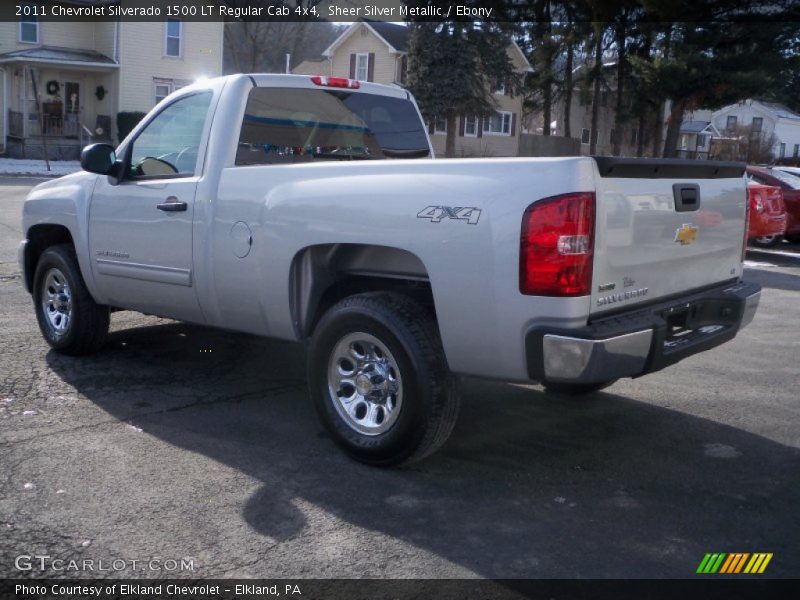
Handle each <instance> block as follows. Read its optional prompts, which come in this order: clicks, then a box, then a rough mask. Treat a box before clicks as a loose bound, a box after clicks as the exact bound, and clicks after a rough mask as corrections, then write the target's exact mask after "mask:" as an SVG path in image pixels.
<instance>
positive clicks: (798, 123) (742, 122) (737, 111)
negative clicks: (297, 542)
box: [711, 99, 800, 159]
mask: <svg viewBox="0 0 800 600" xmlns="http://www.w3.org/2000/svg"><path fill="white" fill-rule="evenodd" d="M711 122H712V124H713V125H714V127H715V128H716V129H717V130H719V131H720V132H725V131H731V130H734V129H736V128H737V127H750V128H751V130H752V131H754V132H761V133H762V135H763V136H764V137H765V138H766V137H769V136H770V135H771V134H775V138H776V142H775V145H774V146H773V149H772V154H773V156H774V157H775V158H776V159H781V158H789V157H792V158H798V156H800V115H799V114H797V113H795V112H792V111H791V110H789V109H788V108H787V107H785V106H783V105H782V104H777V103H775V102H762V101H761V100H750V99H748V100H742V101H740V102H737V103H736V104H731V105H730V106H726V107H724V108H721V109H719V110H717V111H714V112H713V113H712V116H711Z"/></svg>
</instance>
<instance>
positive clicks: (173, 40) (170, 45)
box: [164, 19, 183, 57]
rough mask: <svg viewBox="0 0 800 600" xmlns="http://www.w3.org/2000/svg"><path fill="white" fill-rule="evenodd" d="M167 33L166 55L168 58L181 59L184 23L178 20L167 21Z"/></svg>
mask: <svg viewBox="0 0 800 600" xmlns="http://www.w3.org/2000/svg"><path fill="white" fill-rule="evenodd" d="M166 32H167V38H166V43H165V46H164V54H165V55H166V56H173V57H180V55H181V36H182V34H183V23H181V22H180V21H179V20H178V19H167V23H166Z"/></svg>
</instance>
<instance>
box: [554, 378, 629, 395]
mask: <svg viewBox="0 0 800 600" xmlns="http://www.w3.org/2000/svg"><path fill="white" fill-rule="evenodd" d="M616 382H617V380H616V379H612V380H611V381H603V382H600V383H555V382H549V383H543V384H542V386H544V389H546V390H547V391H548V392H552V393H553V394H561V395H562V396H587V395H589V394H593V393H594V392H599V391H600V390H604V389H606V388H607V387H610V386H612V385H614V384H615V383H616Z"/></svg>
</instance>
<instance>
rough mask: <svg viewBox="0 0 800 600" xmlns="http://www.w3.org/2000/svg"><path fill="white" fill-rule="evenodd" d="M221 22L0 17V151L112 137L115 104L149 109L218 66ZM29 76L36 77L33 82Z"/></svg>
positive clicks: (68, 151)
mask: <svg viewBox="0 0 800 600" xmlns="http://www.w3.org/2000/svg"><path fill="white" fill-rule="evenodd" d="M222 49H223V23H222V22H183V21H179V20H177V19H166V20H165V21H161V22H134V21H125V22H113V21H96V22H88V21H87V22H80V21H73V22H54V21H39V20H38V19H37V18H36V17H20V20H18V21H2V22H0V153H8V154H10V155H14V156H22V155H25V156H27V157H29V158H36V157H38V156H40V155H41V153H42V138H43V137H46V138H47V139H46V143H47V146H48V154H49V156H50V158H76V157H77V155H78V152H79V150H80V147H81V145H82V144H83V143H86V142H88V141H89V138H90V137H94V138H97V139H104V140H109V141H114V140H115V138H116V132H117V124H116V117H117V113H119V112H122V111H136V112H147V111H149V110H150V109H151V108H153V106H154V105H155V104H156V102H158V101H159V100H161V99H162V98H164V97H165V96H167V95H168V94H169V93H171V92H172V91H174V90H175V89H177V88H179V87H181V86H183V85H185V84H187V83H190V82H191V81H193V80H195V79H197V78H198V77H203V76H205V77H214V76H217V75H220V74H221V73H222ZM34 83H35V85H34Z"/></svg>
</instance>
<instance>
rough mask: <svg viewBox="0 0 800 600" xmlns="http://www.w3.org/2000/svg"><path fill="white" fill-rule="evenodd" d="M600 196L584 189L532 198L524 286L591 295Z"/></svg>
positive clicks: (529, 290)
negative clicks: (571, 192) (597, 200)
mask: <svg viewBox="0 0 800 600" xmlns="http://www.w3.org/2000/svg"><path fill="white" fill-rule="evenodd" d="M594 216H595V198H594V193H593V192H579V193H574V194H565V195H563V196H555V197H553V198H547V199H545V200H541V201H539V202H536V203H535V204H532V205H530V206H529V207H528V209H527V210H526V211H525V216H524V217H523V219H522V237H521V239H520V253H519V291H520V292H522V293H523V294H528V295H533V296H585V295H587V294H589V293H590V292H591V288H592V259H593V252H594Z"/></svg>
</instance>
